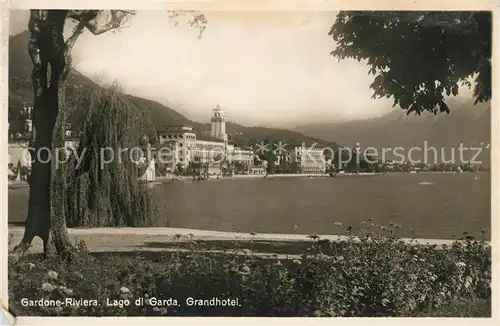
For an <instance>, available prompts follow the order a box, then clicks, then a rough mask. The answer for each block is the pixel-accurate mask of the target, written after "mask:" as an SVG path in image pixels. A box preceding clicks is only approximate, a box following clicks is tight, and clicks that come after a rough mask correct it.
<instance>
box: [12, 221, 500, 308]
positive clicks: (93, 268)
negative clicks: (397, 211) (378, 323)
mask: <svg viewBox="0 0 500 326" xmlns="http://www.w3.org/2000/svg"><path fill="white" fill-rule="evenodd" d="M393 227H396V226H392V227H388V229H387V228H386V227H384V228H386V230H384V231H383V233H380V232H378V231H376V230H367V229H364V228H362V229H360V230H358V231H357V232H356V234H354V233H353V232H352V231H353V230H348V231H347V232H348V236H349V237H353V238H354V236H355V235H356V236H358V237H359V238H360V241H346V242H341V243H338V242H330V241H327V240H322V239H320V238H317V237H316V236H314V235H311V238H313V239H314V240H315V241H314V242H313V243H308V244H307V245H306V244H305V243H304V244H300V245H299V244H297V245H296V247H295V248H294V249H295V250H293V251H295V252H300V253H301V256H300V258H299V259H279V257H278V256H276V257H277V258H275V259H273V258H262V257H259V256H258V255H255V254H254V252H258V251H260V250H259V246H260V245H261V244H259V243H258V242H256V243H253V242H252V241H250V242H246V243H245V244H244V245H241V244H240V243H239V242H238V241H233V242H231V245H223V244H221V243H211V242H197V241H194V240H192V239H190V238H189V237H186V238H179V239H177V242H176V243H175V244H174V247H177V248H178V249H187V252H185V251H173V252H128V253H125V252H112V253H111V252H107V253H93V254H90V253H88V252H87V251H86V250H85V246H84V244H83V243H82V242H80V243H79V246H80V249H81V255H80V257H79V260H78V261H75V262H72V263H64V262H61V261H59V259H58V258H57V257H53V258H46V259H43V258H42V257H41V256H38V255H28V256H25V257H21V258H20V259H17V260H16V259H10V260H9V304H10V307H11V310H12V312H13V313H14V314H17V315H66V316H69V315H76V316H140V315H145V314H147V315H170V316H345V317H349V316H442V317H450V316H451V317H487V316H490V314H491V312H490V302H491V300H490V298H491V291H490V281H491V254H490V249H489V247H487V246H485V245H484V243H482V242H480V241H474V240H473V239H470V238H469V239H465V241H456V242H454V243H453V245H451V246H448V247H446V248H437V247H436V246H423V245H421V246H415V245H413V246H410V245H408V244H406V243H404V242H401V241H400V239H398V238H397V237H395V236H394V235H393V230H392V229H391V228H393ZM381 228H382V227H381ZM214 248H216V249H219V250H220V251H219V252H214V251H213V249H214ZM235 249H236V250H235ZM437 249H444V250H437ZM238 250H239V251H240V254H239V255H238V254H237V251H238ZM221 251H222V252H221ZM266 251H267V250H266ZM23 298H24V299H25V300H24V301H22V299H23ZM41 298H44V299H52V300H62V302H66V300H67V299H68V298H70V299H71V298H73V299H75V300H76V301H72V300H69V299H68V302H69V301H72V305H70V304H68V305H62V306H60V307H55V306H54V307H46V306H44V307H37V306H32V305H29V304H35V303H36V300H39V299H41ZM141 298H142V302H141V301H138V303H139V305H136V300H138V299H141ZM187 298H194V299H207V300H208V299H211V298H219V299H221V300H222V299H230V301H228V302H226V303H229V304H231V303H232V304H234V306H227V305H226V306H206V305H205V306H204V305H203V304H205V303H206V304H210V302H191V301H189V299H188V301H186V299H187ZM158 299H163V300H165V301H164V302H163V303H164V305H159V303H158ZM168 299H170V300H168ZM30 300H31V301H30ZM78 300H80V301H78ZM81 300H96V301H95V302H92V301H88V302H87V305H85V304H84V302H83V301H81ZM127 300H128V301H127ZM174 300H175V301H176V302H175V301H174ZM231 300H233V301H231ZM53 302H56V301H53ZM78 303H80V306H79V307H77V306H76V305H77V304H78ZM193 303H194V305H193ZM212 303H213V302H212ZM219 303H221V304H222V301H221V302H219Z"/></svg>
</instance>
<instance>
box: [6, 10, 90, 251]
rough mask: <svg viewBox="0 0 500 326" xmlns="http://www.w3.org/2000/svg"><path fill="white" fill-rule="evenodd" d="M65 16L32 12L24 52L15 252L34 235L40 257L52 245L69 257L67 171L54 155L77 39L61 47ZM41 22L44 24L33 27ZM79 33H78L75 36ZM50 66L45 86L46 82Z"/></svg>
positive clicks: (60, 140)
mask: <svg viewBox="0 0 500 326" xmlns="http://www.w3.org/2000/svg"><path fill="white" fill-rule="evenodd" d="M65 17H66V12H65V11H51V10H48V11H45V12H42V11H32V16H31V18H30V31H31V39H30V45H29V52H30V55H31V56H32V59H33V63H34V68H33V75H32V78H33V93H34V109H33V115H34V116H33V125H34V128H35V136H34V153H33V154H34V157H32V160H33V165H32V173H31V178H30V193H29V203H28V205H29V206H28V217H27V219H26V223H25V224H26V225H25V233H24V236H23V239H22V240H21V243H20V244H19V245H18V246H17V247H16V248H15V251H21V252H24V251H25V250H27V249H28V248H29V246H30V245H31V242H32V240H33V238H34V237H35V236H38V237H40V238H41V239H42V241H43V247H44V253H45V254H48V253H49V252H50V251H51V247H52V244H54V245H55V249H56V250H57V252H58V253H59V254H61V255H62V256H65V257H67V258H70V257H71V254H72V252H73V246H72V244H71V242H70V240H69V236H68V231H67V228H66V216H65V208H66V207H65V205H66V204H65V200H66V195H65V193H66V185H65V181H66V178H65V172H66V167H65V166H63V165H62V164H64V163H61V162H59V161H56V160H55V158H56V155H59V159H61V158H62V157H61V155H60V154H61V153H62V152H63V149H64V145H65V130H64V129H65V128H64V126H65V123H66V103H65V102H66V99H65V87H66V86H65V82H66V77H67V75H68V73H69V71H70V69H71V67H70V64H69V63H70V50H71V46H72V44H74V41H75V40H76V37H74V39H73V40H72V43H71V44H70V46H68V45H67V44H65V42H64V37H63V31H64V22H65ZM42 19H45V22H44V23H45V25H42V24H38V23H39V22H40V21H41V20H42ZM47 22H48V23H47ZM47 26H49V27H47ZM80 33H81V29H80V30H79V32H78V35H79V34H80ZM73 36H75V35H73ZM49 64H50V72H51V76H50V83H48V82H47V79H48V78H47V71H48V66H49ZM58 149H60V150H58ZM58 152H59V153H58ZM62 155H64V154H62ZM51 233H52V234H51ZM51 235H52V237H51ZM51 238H52V239H51ZM68 254H69V255H68Z"/></svg>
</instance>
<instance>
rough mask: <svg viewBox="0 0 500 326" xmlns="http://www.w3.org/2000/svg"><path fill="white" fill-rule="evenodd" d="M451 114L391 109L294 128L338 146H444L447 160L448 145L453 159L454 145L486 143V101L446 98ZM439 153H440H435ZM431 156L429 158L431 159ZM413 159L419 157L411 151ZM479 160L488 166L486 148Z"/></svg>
mask: <svg viewBox="0 0 500 326" xmlns="http://www.w3.org/2000/svg"><path fill="white" fill-rule="evenodd" d="M448 104H449V106H450V109H451V113H450V114H449V115H448V114H444V113H442V114H438V115H433V114H431V113H424V114H422V115H421V116H418V115H406V114H405V112H403V111H402V110H394V111H392V112H390V113H388V114H386V115H384V116H382V117H379V118H375V119H368V120H356V121H349V122H342V123H340V122H339V123H335V122H330V123H320V124H308V125H302V126H298V127H296V129H295V130H297V131H299V132H302V133H304V134H306V135H309V136H312V137H318V138H322V139H325V140H333V139H335V140H336V141H337V142H338V143H339V144H341V145H342V146H353V145H355V144H356V143H357V142H359V143H360V146H361V147H364V148H366V147H369V146H373V147H375V148H377V149H381V148H395V147H398V146H401V147H403V148H405V149H408V150H409V149H410V148H412V147H417V146H418V147H420V148H423V147H424V142H425V141H427V144H428V147H430V146H433V147H436V148H439V149H441V148H444V149H445V151H444V153H445V156H444V158H445V159H446V160H450V159H451V148H457V150H456V154H455V155H457V156H456V159H459V156H458V155H459V152H458V146H459V145H460V143H463V144H464V147H467V146H479V144H480V143H481V142H483V143H484V144H483V145H484V146H486V145H487V144H489V143H490V128H491V127H490V123H491V122H490V121H491V119H490V112H491V106H490V105H491V104H490V103H480V104H477V105H475V106H474V105H473V102H472V100H470V101H469V100H468V101H460V100H458V99H456V98H452V99H449V100H448ZM438 155H441V154H438ZM431 156H432V155H430V156H429V159H432V160H433V157H431ZM413 157H415V158H417V157H419V155H418V153H417V152H414V156H413ZM481 160H482V161H483V162H485V166H486V165H489V150H484V151H483V154H482V156H481Z"/></svg>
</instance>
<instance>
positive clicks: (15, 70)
mask: <svg viewBox="0 0 500 326" xmlns="http://www.w3.org/2000/svg"><path fill="white" fill-rule="evenodd" d="M28 39H29V34H28V32H23V33H20V34H17V35H15V36H11V37H10V38H9V121H10V122H15V120H16V119H17V118H18V117H19V112H20V109H21V108H22V105H23V103H32V102H33V98H32V85H31V70H32V66H33V65H32V63H31V59H30V57H29V55H28V50H27V49H28ZM68 84H69V87H68V101H69V102H70V103H71V101H72V100H73V99H74V97H75V96H76V94H77V92H78V91H79V90H80V89H82V88H99V87H100V86H99V85H98V84H97V83H95V82H94V81H92V80H90V79H89V78H87V77H85V76H84V75H82V74H81V73H79V72H78V71H76V70H73V71H72V72H71V74H70V76H69V80H68ZM125 96H126V97H127V99H128V100H129V101H130V103H132V104H133V105H135V106H137V107H138V108H141V109H142V110H146V111H147V114H148V115H149V116H150V118H151V120H152V122H153V124H154V125H155V127H156V128H157V129H158V128H161V127H164V126H166V125H181V124H185V125H190V126H192V127H193V129H194V130H195V131H197V132H198V133H199V135H200V137H203V135H202V132H203V131H205V130H210V126H209V125H208V124H207V123H200V122H195V121H191V120H189V119H188V118H186V117H185V116H184V115H182V114H180V113H179V112H177V111H175V110H173V109H171V108H169V107H167V106H165V105H163V104H161V103H158V102H155V101H152V100H148V99H144V98H141V97H136V96H132V95H125ZM208 109H210V108H207V110H208ZM84 114H85V111H82V110H77V111H75V113H74V114H73V115H72V116H70V117H69V118H70V121H71V123H72V126H73V128H74V129H76V130H77V129H78V128H79V126H80V125H81V122H82V121H83V117H84ZM15 125H16V124H15V123H13V124H12V126H15ZM227 132H228V133H229V134H230V136H229V137H230V141H233V142H235V143H237V144H241V145H242V146H247V145H250V144H252V143H255V142H256V141H261V140H264V139H265V138H266V137H270V138H271V139H273V140H275V141H283V142H287V143H289V144H292V143H293V144H301V143H302V142H305V143H308V144H310V143H318V146H330V147H334V146H336V144H334V143H333V142H326V141H323V140H320V139H315V138H312V137H308V136H304V135H303V134H301V133H299V132H296V131H290V130H284V129H275V128H264V127H244V126H241V125H238V124H235V123H229V124H228V126H227Z"/></svg>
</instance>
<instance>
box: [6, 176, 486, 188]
mask: <svg viewBox="0 0 500 326" xmlns="http://www.w3.org/2000/svg"><path fill="white" fill-rule="evenodd" d="M392 173H407V174H447V175H450V174H451V175H455V174H470V173H489V171H475V172H471V171H463V172H455V171H443V172H441V171H420V172H416V173H412V172H360V173H354V172H350V173H333V175H330V173H294V174H268V175H265V174H236V175H233V176H215V175H211V176H210V177H209V178H208V179H202V180H194V179H193V177H192V176H170V177H157V178H156V180H154V181H142V182H144V183H145V184H154V183H157V184H161V183H168V182H175V181H205V180H234V179H282V178H311V179H312V178H337V177H355V176H359V177H368V176H382V175H386V174H392ZM28 187H29V184H28V182H27V181H9V182H8V185H7V188H8V190H15V189H22V188H28Z"/></svg>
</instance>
